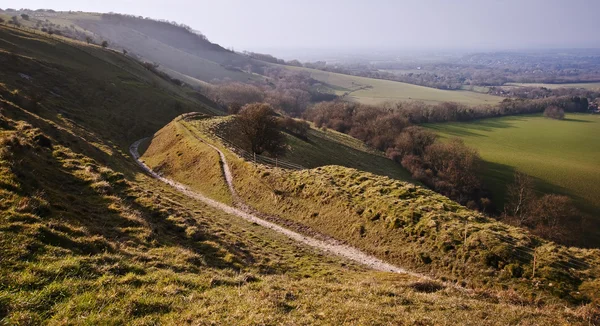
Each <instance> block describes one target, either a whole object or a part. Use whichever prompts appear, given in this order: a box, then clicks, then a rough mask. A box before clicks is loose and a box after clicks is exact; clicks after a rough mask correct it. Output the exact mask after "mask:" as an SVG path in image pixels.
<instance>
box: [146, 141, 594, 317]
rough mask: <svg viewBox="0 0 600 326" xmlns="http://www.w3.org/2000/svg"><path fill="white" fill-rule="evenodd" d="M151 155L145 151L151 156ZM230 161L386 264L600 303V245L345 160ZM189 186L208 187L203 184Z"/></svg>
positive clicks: (239, 179) (477, 284)
mask: <svg viewBox="0 0 600 326" xmlns="http://www.w3.org/2000/svg"><path fill="white" fill-rule="evenodd" d="M199 132H202V130H199ZM163 136H164V135H161V137H163ZM171 136H172V137H174V136H175V135H174V134H172V135H171ZM207 139H208V138H207ZM153 142H154V141H153ZM158 144H160V140H158ZM190 144H191V143H190ZM216 144H217V145H218V143H216ZM153 146H154V145H153V144H151V145H150V149H152V147H153ZM205 148H207V146H206V145H204V144H202V143H201V142H196V144H195V150H192V149H190V150H188V151H185V152H182V153H181V156H184V157H185V156H187V155H193V154H192V153H194V152H196V151H197V152H201V151H203V150H205ZM150 149H149V150H150ZM151 156H152V155H150V154H146V155H145V159H146V161H147V162H148V161H149V160H150V159H151V158H152V157H151ZM227 157H228V162H229V164H230V166H231V167H232V169H233V173H234V185H235V187H236V189H237V190H238V192H239V194H240V195H241V197H242V199H243V200H244V201H245V202H246V203H248V204H250V205H251V206H253V207H254V208H255V209H257V210H258V211H260V212H263V213H265V214H268V215H271V216H275V217H276V219H279V220H280V222H281V221H285V222H283V223H286V225H288V226H291V227H294V228H297V229H298V230H301V231H302V232H305V233H308V234H321V235H324V236H326V237H327V236H328V237H333V238H335V239H339V240H342V241H344V242H346V243H348V244H351V245H353V246H356V247H358V248H360V249H362V250H363V251H365V252H368V253H371V254H373V255H375V256H377V257H380V258H381V259H384V260H386V261H389V262H392V263H395V264H398V265H400V266H408V267H410V268H412V269H413V270H419V271H423V272H426V273H430V274H433V275H436V276H437V277H439V278H441V279H443V280H449V281H453V282H458V283H459V284H463V285H465V286H467V287H468V288H472V289H476V291H491V292H490V293H494V295H499V296H504V295H507V292H506V291H508V292H510V293H512V294H513V295H514V299H515V300H520V302H522V303H524V304H525V305H528V304H534V303H535V304H539V303H540V302H546V303H550V302H561V300H566V301H570V302H588V301H590V300H591V301H597V300H598V299H600V298H599V297H598V296H597V293H598V282H597V279H598V276H599V275H600V270H599V269H598V268H599V267H600V264H599V262H600V252H598V250H582V249H576V248H565V247H562V246H557V245H555V244H553V243H549V242H546V241H543V240H541V239H539V238H536V237H534V236H531V235H530V234H529V233H528V232H527V231H525V230H523V229H518V228H515V227H511V226H508V225H504V224H502V223H500V222H496V221H494V220H491V219H488V218H485V217H483V216H482V215H481V214H479V213H477V212H474V211H471V210H468V209H466V208H464V207H461V206H459V205H457V204H456V203H454V202H452V201H451V200H449V199H447V198H445V197H443V196H440V195H438V194H435V193H433V192H431V191H429V190H426V189H423V188H420V187H418V186H415V185H412V184H409V183H403V182H400V181H397V180H393V179H389V178H387V177H382V176H376V175H373V174H370V173H367V172H361V171H358V170H355V169H349V168H344V167H340V166H326V167H321V168H317V169H312V170H303V171H288V170H281V169H276V168H267V167H264V166H258V165H253V164H251V163H248V162H244V161H242V160H240V159H239V158H237V157H236V156H235V155H233V154H229V155H227ZM163 164H165V162H161V163H160V164H157V165H156V166H154V167H155V168H160V166H161V165H163ZM196 164H197V165H199V166H203V165H204V164H206V162H205V161H198V162H197V163H196ZM196 168H205V167H196ZM180 173H181V172H180ZM172 176H173V177H174V178H175V179H177V180H179V181H181V182H187V180H185V179H182V178H181V177H180V176H178V175H177V174H172ZM207 181H208V182H211V181H210V179H209V180H207ZM187 183H188V184H189V185H190V186H192V187H195V188H196V189H198V190H199V191H201V192H202V191H203V190H202V188H201V181H196V183H194V182H187ZM281 219H282V220H281ZM465 232H467V233H466V236H465ZM534 255H535V256H536V258H535V261H536V270H537V272H536V274H535V275H533V261H534V258H533V256H534ZM517 298H518V299H517Z"/></svg>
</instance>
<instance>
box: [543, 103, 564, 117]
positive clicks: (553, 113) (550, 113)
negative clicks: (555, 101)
mask: <svg viewBox="0 0 600 326" xmlns="http://www.w3.org/2000/svg"><path fill="white" fill-rule="evenodd" d="M544 116H545V117H546V118H550V119H556V120H563V119H564V118H565V110H563V109H561V108H559V107H557V106H554V105H553V106H549V107H547V108H546V109H545V110H544Z"/></svg>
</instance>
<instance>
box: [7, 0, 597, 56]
mask: <svg viewBox="0 0 600 326" xmlns="http://www.w3.org/2000/svg"><path fill="white" fill-rule="evenodd" d="M49 7H51V8H50V9H55V10H82V11H94V12H118V13H127V14H134V15H141V16H145V17H152V18H160V19H168V20H174V21H177V22H180V23H184V24H186V25H189V26H191V27H192V28H194V29H196V30H199V31H201V32H202V33H203V34H205V35H206V36H207V37H208V39H209V40H211V41H212V42H215V43H219V44H220V45H222V46H225V47H232V48H234V49H235V50H250V51H263V50H271V51H272V50H275V52H277V50H282V51H283V50H294V49H315V50H330V51H335V50H337V49H340V50H342V49H343V50H347V49H360V50H370V49H391V50H395V49H419V50H447V49H449V50H472V49H478V50H479V49H481V50H483V49H494V50H503V49H505V50H509V49H526V48H600V33H598V31H600V15H598V13H599V12H600V0H304V1H299V0H211V1H204V0H169V1H159V0H102V1H97V0H93V1H87V0H83V1H82V0H77V1H76V0H53V1H48V0H16V1H15V0H0V8H15V9H20V8H29V9H39V8H49Z"/></svg>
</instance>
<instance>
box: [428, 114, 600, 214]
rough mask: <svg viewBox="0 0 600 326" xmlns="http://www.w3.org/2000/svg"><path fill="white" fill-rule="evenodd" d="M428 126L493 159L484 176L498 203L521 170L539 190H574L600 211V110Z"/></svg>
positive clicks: (583, 201)
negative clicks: (598, 112)
mask: <svg viewBox="0 0 600 326" xmlns="http://www.w3.org/2000/svg"><path fill="white" fill-rule="evenodd" d="M427 127H429V128H431V129H433V130H435V131H436V132H438V134H439V135H441V136H442V137H445V138H448V137H460V138H462V139H463V140H464V141H465V142H466V144H467V145H469V146H472V147H475V148H477V149H478V150H479V152H480V154H481V156H482V158H483V159H484V160H485V161H487V162H486V165H487V167H486V169H485V172H484V176H483V177H484V182H485V183H486V185H488V187H490V188H491V190H492V191H493V193H494V195H495V198H494V199H495V202H496V203H502V199H503V198H504V193H505V189H506V185H507V184H508V183H510V182H511V181H512V175H513V173H514V171H515V170H519V171H522V172H524V173H527V174H529V175H531V176H532V177H534V178H535V179H536V181H537V186H538V190H540V191H543V192H553V193H563V194H566V195H569V196H571V197H573V198H574V200H575V201H576V202H577V203H578V204H579V206H580V207H582V208H584V209H586V210H588V211H591V212H598V211H600V199H599V198H600V197H599V196H598V195H599V194H600V164H599V163H598V162H600V143H598V139H600V116H597V115H588V114H567V116H566V119H565V120H563V121H558V120H550V119H546V118H544V117H542V116H541V115H535V116H513V117H503V118H493V119H485V120H480V121H474V122H466V123H444V124H432V125H428V126H427Z"/></svg>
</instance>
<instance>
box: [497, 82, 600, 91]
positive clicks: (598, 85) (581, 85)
mask: <svg viewBox="0 0 600 326" xmlns="http://www.w3.org/2000/svg"><path fill="white" fill-rule="evenodd" d="M504 86H516V87H546V88H550V89H555V88H585V89H589V90H600V83H573V84H542V83H507V84H505V85H504Z"/></svg>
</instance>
